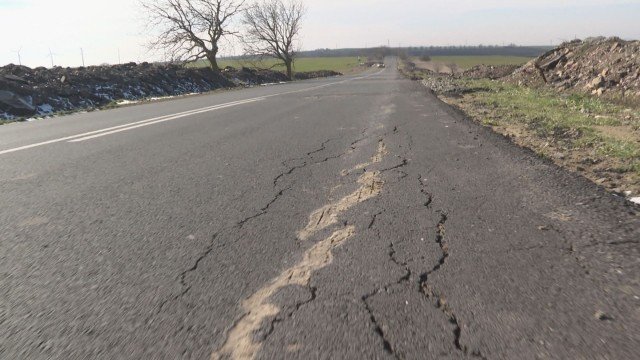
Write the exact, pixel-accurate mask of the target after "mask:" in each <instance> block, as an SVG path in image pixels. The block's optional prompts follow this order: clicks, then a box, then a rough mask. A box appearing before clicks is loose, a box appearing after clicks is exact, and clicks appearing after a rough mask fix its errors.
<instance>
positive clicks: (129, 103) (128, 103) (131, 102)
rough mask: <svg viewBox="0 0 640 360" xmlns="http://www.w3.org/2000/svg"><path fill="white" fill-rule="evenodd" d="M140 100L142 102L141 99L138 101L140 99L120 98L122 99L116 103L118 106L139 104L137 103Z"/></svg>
mask: <svg viewBox="0 0 640 360" xmlns="http://www.w3.org/2000/svg"><path fill="white" fill-rule="evenodd" d="M139 102H140V101H138V100H120V101H118V102H117V103H116V104H117V105H118V106H123V105H131V104H137V103H139Z"/></svg>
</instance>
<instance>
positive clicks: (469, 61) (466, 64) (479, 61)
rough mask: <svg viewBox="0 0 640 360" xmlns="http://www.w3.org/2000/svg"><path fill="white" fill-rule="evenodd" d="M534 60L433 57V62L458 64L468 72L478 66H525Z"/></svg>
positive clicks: (514, 57) (515, 57)
mask: <svg viewBox="0 0 640 360" xmlns="http://www.w3.org/2000/svg"><path fill="white" fill-rule="evenodd" d="M531 59H532V58H529V57H521V56H432V57H431V60H432V61H435V62H439V63H443V64H456V65H458V67H460V68H462V69H464V70H467V69H470V68H472V67H474V66H476V65H523V64H525V63H527V62H529V61H530V60H531Z"/></svg>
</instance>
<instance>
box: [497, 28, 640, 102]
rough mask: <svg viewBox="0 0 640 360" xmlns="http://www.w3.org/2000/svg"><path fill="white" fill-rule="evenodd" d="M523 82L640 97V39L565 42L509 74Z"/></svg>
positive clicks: (592, 92)
mask: <svg viewBox="0 0 640 360" xmlns="http://www.w3.org/2000/svg"><path fill="white" fill-rule="evenodd" d="M509 80H510V81H513V82H516V83H518V84H520V85H526V86H539V85H543V84H547V85H549V86H552V87H554V88H556V89H557V90H559V91H565V90H571V91H581V92H588V93H591V94H593V95H602V94H605V93H611V94H616V95H620V96H622V97H640V41H637V40H636V41H624V40H621V39H619V38H615V37H614V38H608V39H607V38H603V37H599V38H591V39H586V40H584V41H581V40H574V41H571V42H568V43H564V44H562V45H561V46H559V47H558V48H556V49H554V50H552V51H549V52H547V53H546V54H544V55H542V56H541V57H539V58H537V59H535V60H532V61H530V62H529V63H527V64H526V65H525V66H523V67H522V68H520V69H518V70H516V71H515V72H514V73H513V75H511V76H510V77H509Z"/></svg>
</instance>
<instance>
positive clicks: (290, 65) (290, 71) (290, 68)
mask: <svg viewBox="0 0 640 360" xmlns="http://www.w3.org/2000/svg"><path fill="white" fill-rule="evenodd" d="M284 64H285V65H286V66H287V78H288V79H289V81H291V80H293V60H291V59H287V60H285V61H284Z"/></svg>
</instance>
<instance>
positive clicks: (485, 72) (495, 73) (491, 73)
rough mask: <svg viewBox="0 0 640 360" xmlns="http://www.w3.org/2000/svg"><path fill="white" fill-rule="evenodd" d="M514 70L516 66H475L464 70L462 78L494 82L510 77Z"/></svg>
mask: <svg viewBox="0 0 640 360" xmlns="http://www.w3.org/2000/svg"><path fill="white" fill-rule="evenodd" d="M516 69H518V66H517V65H476V66H474V67H472V68H471V69H468V70H465V71H464V72H463V73H462V77H466V78H471V79H492V80H495V79H500V78H503V77H505V76H509V75H511V74H512V73H513V72H514V71H515V70H516Z"/></svg>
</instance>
